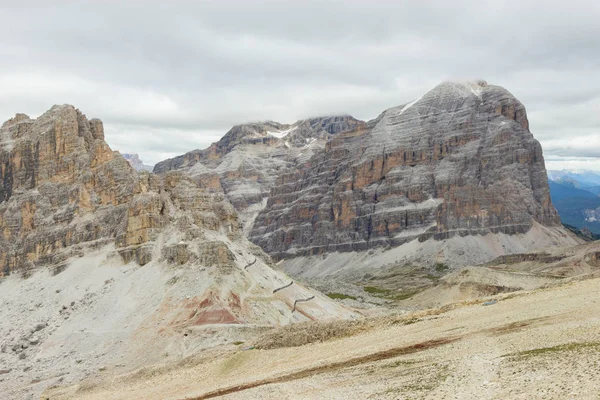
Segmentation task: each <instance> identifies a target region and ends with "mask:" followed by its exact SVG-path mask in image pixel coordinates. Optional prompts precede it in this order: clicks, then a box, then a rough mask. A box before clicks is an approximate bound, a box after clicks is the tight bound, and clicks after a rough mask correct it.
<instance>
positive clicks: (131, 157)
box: [121, 153, 154, 172]
mask: <svg viewBox="0 0 600 400" xmlns="http://www.w3.org/2000/svg"><path fill="white" fill-rule="evenodd" d="M121 155H122V156H123V158H124V159H126V160H127V161H129V164H130V165H131V166H132V167H133V168H134V169H135V170H136V171H149V172H152V168H154V165H147V164H144V162H143V161H142V160H140V156H138V155H137V154H135V153H134V154H127V153H123V154H121Z"/></svg>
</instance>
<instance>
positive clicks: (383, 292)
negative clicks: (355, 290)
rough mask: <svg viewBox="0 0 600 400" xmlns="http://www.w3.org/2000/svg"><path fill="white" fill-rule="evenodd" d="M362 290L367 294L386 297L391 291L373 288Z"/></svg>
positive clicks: (366, 287)
mask: <svg viewBox="0 0 600 400" xmlns="http://www.w3.org/2000/svg"><path fill="white" fill-rule="evenodd" d="M363 290H364V291H365V292H367V293H369V294H374V295H387V294H389V293H390V292H391V290H389V289H381V288H378V287H375V286H365V287H363Z"/></svg>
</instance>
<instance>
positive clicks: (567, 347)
mask: <svg viewBox="0 0 600 400" xmlns="http://www.w3.org/2000/svg"><path fill="white" fill-rule="evenodd" d="M586 349H593V350H598V351H600V342H583V343H569V344H561V345H558V346H552V347H540V348H539V349H532V350H525V351H519V352H517V353H510V354H506V355H504V356H503V357H535V356H540V355H544V354H550V353H558V352H563V351H575V350H586Z"/></svg>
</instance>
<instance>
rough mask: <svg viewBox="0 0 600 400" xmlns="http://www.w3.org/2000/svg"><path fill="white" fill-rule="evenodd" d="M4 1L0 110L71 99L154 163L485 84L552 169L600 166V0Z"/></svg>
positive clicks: (35, 110)
mask: <svg viewBox="0 0 600 400" xmlns="http://www.w3.org/2000/svg"><path fill="white" fill-rule="evenodd" d="M6 3H9V2H8V1H2V5H1V6H0V13H1V14H0V17H1V20H2V24H0V34H1V35H2V38H3V40H2V41H1V42H0V117H1V119H2V120H6V119H8V118H9V117H11V116H12V115H14V114H15V113H16V112H24V113H27V114H29V115H30V116H32V117H37V116H39V115H40V114H41V113H43V112H44V111H45V110H47V109H48V108H50V107H51V106H52V105H53V104H59V103H70V104H73V105H75V106H76V107H78V108H79V109H81V110H82V111H83V112H84V113H85V114H86V115H87V116H88V117H89V118H92V117H98V118H100V119H102V120H103V121H104V124H105V132H106V139H107V141H108V143H109V144H110V145H111V147H112V148H113V149H115V150H119V151H121V152H131V153H133V152H135V153H139V154H140V157H141V158H142V160H144V161H145V162H146V163H148V164H154V163H156V162H158V161H160V160H162V159H165V158H167V157H172V156H174V155H178V154H181V153H184V152H186V151H189V150H192V149H194V148H204V147H206V146H208V145H209V144H210V143H212V142H213V141H215V140H217V139H218V138H219V137H221V136H222V135H223V134H224V133H225V132H226V131H227V130H228V129H229V128H230V127H231V126H232V125H234V124H238V123H242V122H247V121H257V120H265V119H270V120H276V121H279V122H288V123H291V122H293V121H296V120H298V119H302V118H306V117H310V116H317V115H326V114H340V113H347V114H351V115H353V116H355V117H357V118H360V119H371V118H374V117H376V116H377V115H378V114H379V113H380V112H381V111H383V110H384V109H386V108H389V107H392V106H395V105H400V104H403V103H406V102H408V101H410V100H412V99H414V98H416V97H418V96H420V95H421V94H423V93H424V92H426V91H427V90H429V89H431V88H433V87H434V86H435V85H436V84H438V83H439V82H441V81H444V80H449V79H450V80H467V79H477V78H482V79H486V80H487V81H488V82H489V83H492V84H498V85H502V86H504V87H506V88H507V89H508V90H510V91H511V92H512V93H513V94H514V95H515V96H517V98H519V99H520V100H521V101H522V102H523V103H524V104H525V105H526V107H527V110H528V114H529V119H530V124H531V130H532V132H533V134H534V135H535V136H536V137H537V138H538V139H539V140H540V141H541V142H542V146H543V148H544V154H545V156H546V161H547V166H548V167H549V168H551V169H556V168H563V167H571V168H591V169H599V170H600V1H580V0H569V1H564V0H562V1H549V0H540V1H528V0H519V1H501V0H500V1H499V0H495V1H493V2H492V1H490V2H487V1H482V0H472V1H461V0H453V1H446V0H444V1H432V0H428V1H417V0H415V1H398V0H396V1H349V0H344V1H324V0H320V1H311V0H302V1H250V0H238V1H224V0H221V1H204V2H200V1H197V2H177V1H165V0H162V1H160V2H151V1H131V0H130V1H102V2H101V1H94V2H92V1H89V2H85V3H86V4H84V2H83V1H81V2H80V1H72V2H61V1H52V2H48V1H32V2H28V1H19V2H17V1H14V2H10V3H11V4H10V5H6ZM486 3H487V4H486Z"/></svg>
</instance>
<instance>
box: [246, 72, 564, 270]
mask: <svg viewBox="0 0 600 400" xmlns="http://www.w3.org/2000/svg"><path fill="white" fill-rule="evenodd" d="M534 222H538V223H540V224H542V225H545V226H550V227H552V226H557V225H559V224H560V220H559V218H558V215H557V213H556V210H555V209H554V207H553V206H552V203H551V201H550V196H549V190H548V183H547V178H546V170H545V166H544V158H543V155H542V148H541V146H540V144H539V142H538V141H537V140H535V139H534V137H533V135H532V134H531V132H530V131H529V122H528V120H527V114H526V111H525V107H524V106H523V104H521V103H520V102H519V101H518V100H517V99H516V98H515V97H514V96H513V95H512V94H510V93H509V92H508V91H507V90H505V89H504V88H502V87H499V86H492V85H488V84H487V83H485V82H483V81H479V82H470V83H452V82H446V83H442V84H440V85H438V86H437V87H436V88H434V89H433V90H432V91H430V92H429V93H427V94H425V95H424V96H422V97H421V98H420V99H417V100H416V101H414V102H412V103H409V104H406V105H404V106H399V107H394V108H391V109H389V110H386V111H384V112H383V113H382V114H381V115H380V116H379V117H378V118H377V119H375V120H373V121H370V122H368V123H367V125H366V126H365V127H360V128H359V129H356V130H354V131H353V132H350V133H346V134H342V135H338V136H337V137H335V138H334V139H333V140H331V141H330V142H328V143H327V146H326V148H325V150H324V151H321V152H319V153H317V154H315V155H314V156H313V157H312V158H311V159H310V160H309V161H307V162H306V163H305V164H302V165H299V166H297V168H295V169H291V170H288V171H287V172H286V173H284V174H282V175H281V176H280V177H279V178H278V180H277V183H276V185H275V187H274V188H273V189H272V190H271V193H270V196H269V200H268V203H267V206H266V207H265V208H264V210H263V211H261V212H260V214H259V215H258V217H257V218H256V221H255V224H254V228H253V230H252V232H251V234H250V239H251V240H252V241H253V242H254V243H256V244H258V245H259V246H261V247H262V248H263V249H264V250H265V251H267V252H268V253H269V254H271V255H272V256H274V257H275V258H278V259H281V258H289V257H294V256H305V255H314V254H322V253H326V252H333V251H360V250H365V249H368V248H373V247H379V246H398V245H401V244H403V243H406V242H408V241H412V240H414V239H419V240H420V241H425V240H427V239H434V240H438V241H439V240H444V239H448V238H451V237H453V236H457V235H460V236H466V235H485V234H488V233H505V234H517V233H524V232H527V231H528V230H529V229H530V228H531V227H532V226H533V224H534Z"/></svg>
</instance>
